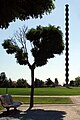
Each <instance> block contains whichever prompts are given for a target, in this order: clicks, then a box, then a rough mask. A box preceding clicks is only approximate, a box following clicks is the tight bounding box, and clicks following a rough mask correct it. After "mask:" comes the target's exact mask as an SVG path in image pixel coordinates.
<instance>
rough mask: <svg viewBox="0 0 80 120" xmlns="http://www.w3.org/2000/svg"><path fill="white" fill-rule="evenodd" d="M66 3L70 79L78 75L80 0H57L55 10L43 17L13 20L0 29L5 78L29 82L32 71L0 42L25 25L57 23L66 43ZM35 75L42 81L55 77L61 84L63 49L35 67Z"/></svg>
mask: <svg viewBox="0 0 80 120" xmlns="http://www.w3.org/2000/svg"><path fill="white" fill-rule="evenodd" d="M66 4H69V80H75V78H76V77H78V76H80V52H79V50H80V40H79V39H80V24H79V23H80V0H74V1H73V0H56V1H55V9H54V10H53V11H52V12H51V14H48V15H44V16H43V18H42V19H40V18H38V19H30V20H26V21H20V20H16V22H12V23H10V25H9V27H8V28H7V29H0V73H1V72H5V73H6V76H7V78H11V79H12V80H13V81H16V80H18V79H19V78H24V79H26V80H27V82H28V83H29V84H30V83H31V71H30V69H29V68H28V66H27V65H26V66H24V65H23V66H21V65H19V64H18V63H17V62H16V59H15V57H14V55H8V54H7V53H6V51H5V50H4V49H3V47H2V45H1V44H2V43H3V41H4V40H5V39H7V38H10V37H13V36H14V33H15V32H16V31H17V30H19V28H21V27H22V26H24V25H25V26H27V27H28V29H30V28H36V26H38V25H41V26H48V25H49V24H51V25H55V26H60V28H61V30H62V32H63V40H64V43H65V5H66ZM30 59H32V58H30ZM35 78H38V79H40V80H43V81H46V79H48V78H50V79H51V80H52V81H54V80H55V78H57V79H58V81H59V83H60V84H63V83H65V50H64V52H63V53H62V54H61V55H56V56H55V58H53V59H49V61H48V63H47V64H46V65H44V66H42V67H37V68H36V69H35Z"/></svg>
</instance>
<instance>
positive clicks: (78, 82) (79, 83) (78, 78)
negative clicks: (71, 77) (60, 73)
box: [75, 76, 80, 87]
mask: <svg viewBox="0 0 80 120" xmlns="http://www.w3.org/2000/svg"><path fill="white" fill-rule="evenodd" d="M75 85H76V86H77V87H78V86H80V77H79V76H78V77H76V78H75Z"/></svg>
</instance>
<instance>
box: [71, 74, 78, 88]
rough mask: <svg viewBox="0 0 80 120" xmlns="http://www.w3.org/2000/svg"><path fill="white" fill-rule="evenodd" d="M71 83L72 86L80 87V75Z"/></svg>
mask: <svg viewBox="0 0 80 120" xmlns="http://www.w3.org/2000/svg"><path fill="white" fill-rule="evenodd" d="M69 85H70V86H72V87H80V76H78V77H76V78H75V80H71V81H70V83H69Z"/></svg>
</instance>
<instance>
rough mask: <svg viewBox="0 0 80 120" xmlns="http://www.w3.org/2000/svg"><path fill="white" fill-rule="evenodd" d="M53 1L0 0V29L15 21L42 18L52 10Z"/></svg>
mask: <svg viewBox="0 0 80 120" xmlns="http://www.w3.org/2000/svg"><path fill="white" fill-rule="evenodd" d="M54 1H55V0H0V28H3V27H5V28H7V27H8V26H9V23H10V22H12V21H16V19H20V20H26V19H30V18H31V17H32V18H38V17H40V18H41V17H42V16H43V15H44V14H47V13H50V12H51V11H52V10H53V9H54Z"/></svg>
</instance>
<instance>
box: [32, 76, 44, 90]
mask: <svg viewBox="0 0 80 120" xmlns="http://www.w3.org/2000/svg"><path fill="white" fill-rule="evenodd" d="M43 86H44V82H43V81H42V80H40V79H37V78H35V81H34V87H36V88H38V87H43Z"/></svg>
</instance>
